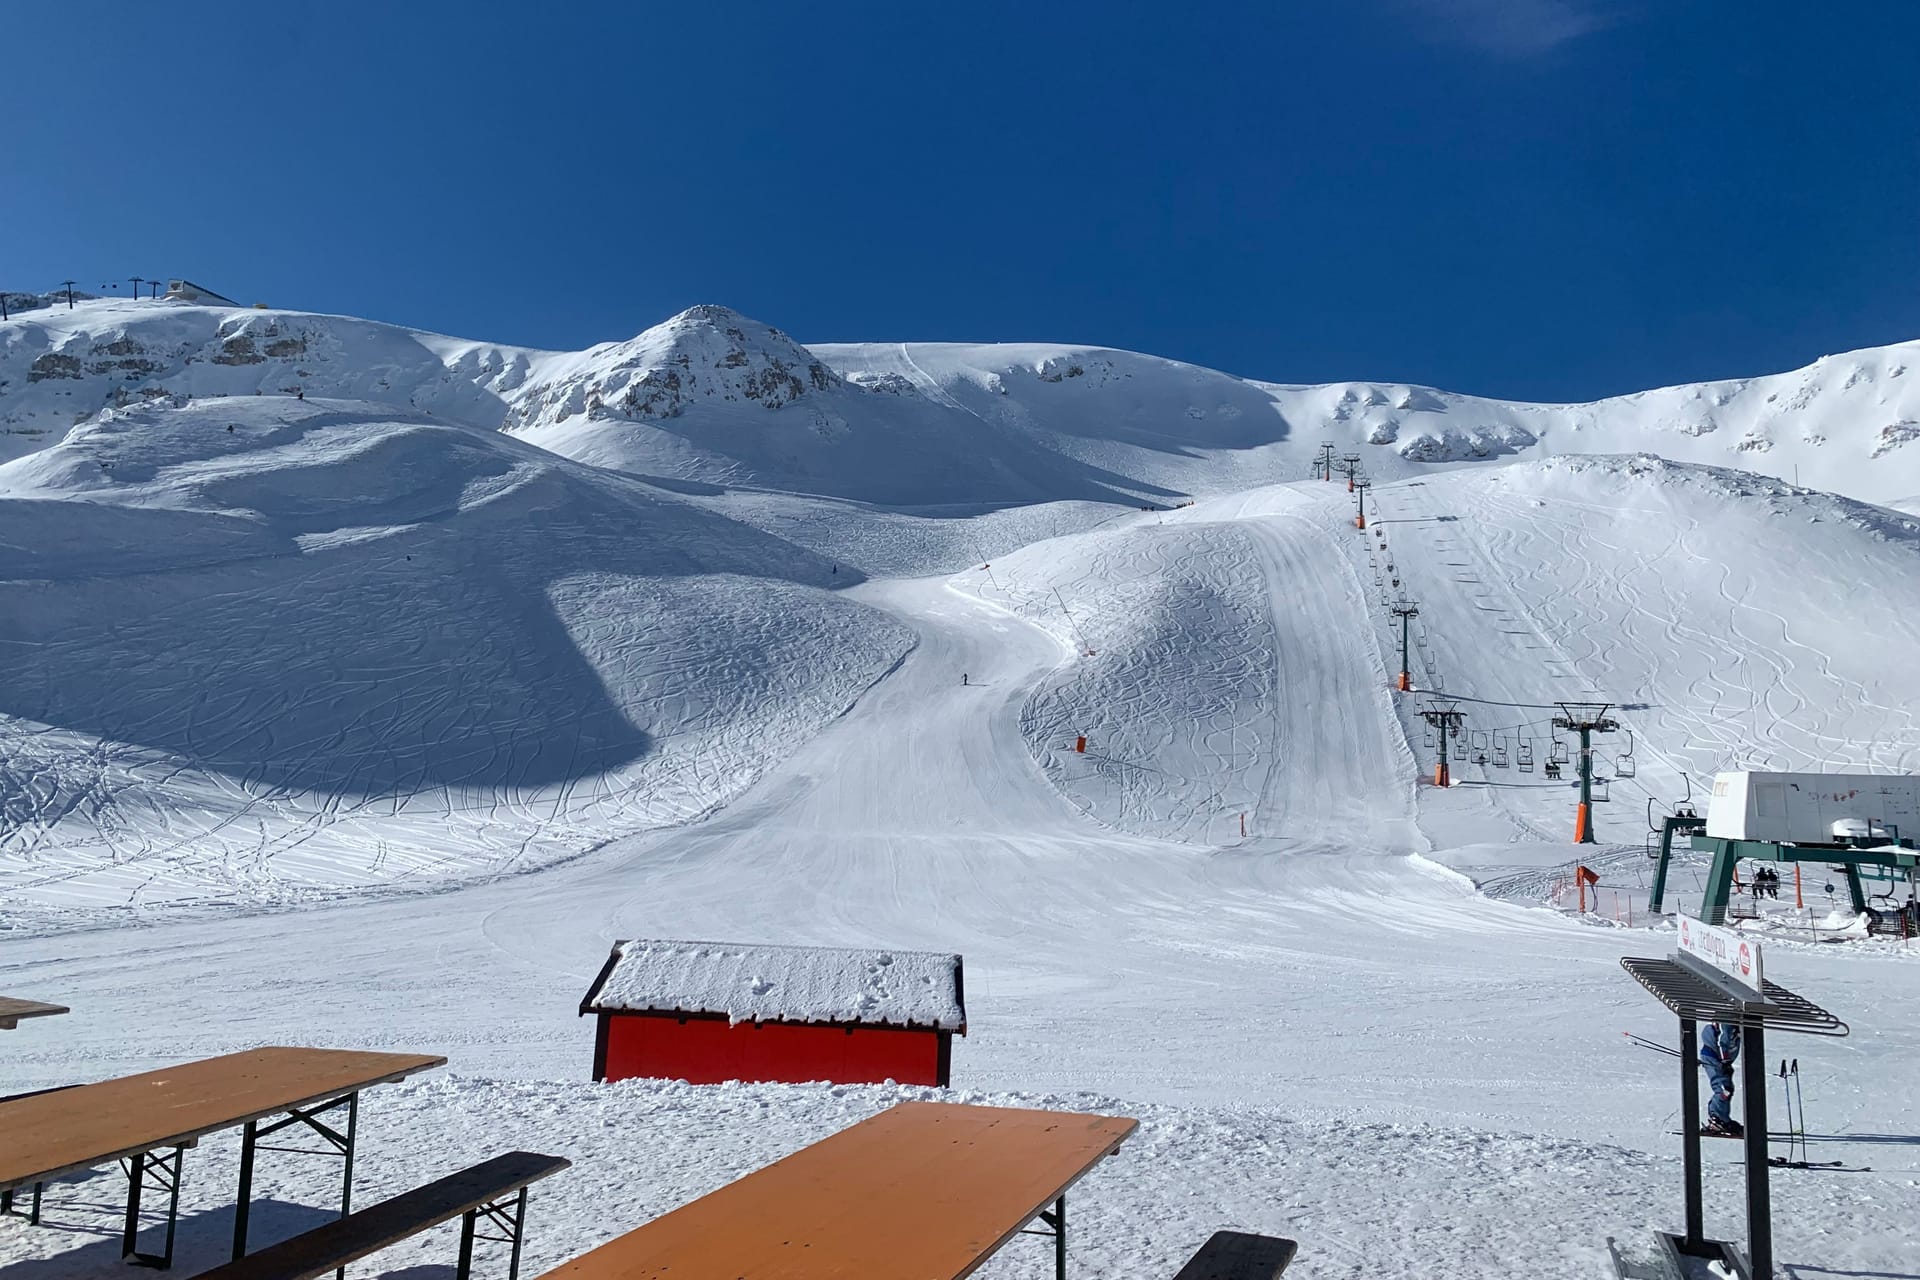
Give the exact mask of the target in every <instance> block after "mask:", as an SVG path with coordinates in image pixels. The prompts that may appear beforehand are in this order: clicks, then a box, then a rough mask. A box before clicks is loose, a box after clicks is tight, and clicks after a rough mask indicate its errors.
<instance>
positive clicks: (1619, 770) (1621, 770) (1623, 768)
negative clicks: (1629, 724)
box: [1613, 729, 1635, 778]
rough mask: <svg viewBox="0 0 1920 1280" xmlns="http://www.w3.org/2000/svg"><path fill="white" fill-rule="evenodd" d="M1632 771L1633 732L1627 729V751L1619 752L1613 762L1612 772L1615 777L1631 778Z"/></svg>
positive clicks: (1633, 769)
mask: <svg viewBox="0 0 1920 1280" xmlns="http://www.w3.org/2000/svg"><path fill="white" fill-rule="evenodd" d="M1634 771H1635V766H1634V763H1633V730H1631V729H1629V730H1627V749H1626V750H1625V751H1623V752H1621V754H1620V757H1619V758H1618V759H1617V760H1615V761H1614V762H1613V772H1614V775H1615V776H1616V777H1621V778H1631V777H1632V776H1633V775H1634Z"/></svg>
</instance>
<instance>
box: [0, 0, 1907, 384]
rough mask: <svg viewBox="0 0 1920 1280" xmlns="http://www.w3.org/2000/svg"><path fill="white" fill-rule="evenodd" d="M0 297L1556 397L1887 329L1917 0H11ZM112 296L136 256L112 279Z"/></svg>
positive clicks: (1802, 356)
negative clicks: (156, 288)
mask: <svg viewBox="0 0 1920 1280" xmlns="http://www.w3.org/2000/svg"><path fill="white" fill-rule="evenodd" d="M6 36H7V41H6V44H7V48H8V56H7V59H6V62H7V73H6V79H7V91H6V103H7V107H6V110H7V121H8V123H7V126H6V128H5V133H4V138H5V144H4V146H3V147H0V193H4V194H3V195H0V286H4V287H6V288H11V289H24V288H44V287H47V286H48V285H49V284H50V283H51V282H53V281H57V280H61V279H65V278H67V277H68V276H72V277H74V278H75V279H77V280H79V281H80V282H81V284H82V286H83V287H84V286H87V285H97V284H99V283H101V282H102V281H105V280H107V279H109V278H111V277H120V278H124V277H125V276H127V275H128V274H134V273H137V274H141V275H183V276H186V277H188V278H191V279H195V280H199V281H201V282H203V283H205V284H207V285H209V286H211V287H213V288H216V289H219V290H221V291H223V292H229V293H231V294H233V295H234V296H236V297H238V298H239V299H241V300H242V301H248V302H251V301H256V300H265V301H269V302H271V303H273V304H274V305H277V306H290V307H301V308H309V309H314V310H321V311H340V312H348V313H352V314H357V315H366V316H371V317H374V318H378V319H384V320H392V321H396V322H400V323H405V324H413V325H418V326H421V327H425V328H430V329H437V330H442V331H445V332H450V333H456V334H460V335H464V336H470V337H480V338H490V339H495V340H499V341H506V342H515V343H524V344H528V345H535V346H546V347H578V346H584V345H586V344H588V343H591V342H595V341H601V340H606V339H611V338H621V337H626V336H630V335H631V334H633V333H635V332H637V331H639V330H640V329H642V328H645V327H646V326H648V325H650V324H653V323H655V322H657V321H659V320H660V319H662V318H664V317H666V316H667V315H669V314H672V313H673V312H675V311H678V310H680V309H681V308H683V307H685V306H688V305H691V304H693V303H696V302H722V303H726V304H728V305H730V306H733V307H736V308H738V309H740V310H742V311H745V312H747V313H748V314H750V315H753V316H755V317H757V318H759V319H762V320H765V321H767V322H768V323H771V324H774V325H778V326H780V327H781V328H783V329H786V330H787V331H789V332H790V333H793V334H794V335H795V336H797V337H799V338H801V339H802V340H803V341H833V340H858V339H915V340H940V339H955V340H996V339H1024V340H1048V341H1062V342H1090V343H1101V344H1106V345H1112V346H1120V347H1129V348H1134V349H1137V350H1143V351H1151V352H1154V353H1157V354H1161V355H1167V356H1174V357H1178V358H1180V359H1186V360H1192V361H1196V362H1199V363H1203V364H1208V365H1213V366H1215V367H1218V368H1223V369H1227V370H1229V371H1232V372H1235V373H1240V374H1246V375H1249V376H1254V377H1261V378H1269V379H1274V380H1278V381H1289V382H1321V381H1331V380H1336V379H1346V378H1378V379H1394V380H1408V381H1415V382H1424V383H1429V384H1433V385H1437V386H1441V387H1445V388H1449V389H1452V390H1458V391H1468V392H1478V393H1482V394H1494V395H1508V396H1516V397H1523V398H1532V399H1586V398H1591V397H1595V396H1599V395H1604V394H1611V393H1615V392H1624V391H1631V390H1636V389H1640V388H1643V387H1648V386H1655V385H1660V384H1665V383H1672V382H1681V381H1691V380H1695V379H1700V378H1710V377H1724V376H1735V375H1741V374H1749V373H1762V372H1768V371H1773V370H1778V369H1784V368H1790V367H1793V366H1795V365H1799V364H1802V363H1805V362H1807V361H1808V360H1811V359H1813V358H1815V357H1818V356H1820V355H1823V354H1826V353H1829V352H1834V351H1841V350H1845V349H1848V348H1851V347H1858V346H1868V345H1876V344H1880V343H1885V342H1892V341H1898V340H1902V339H1907V338H1913V337H1920V177H1917V176H1916V170H1917V167H1920V157H1917V156H1916V149H1917V148H1920V130H1917V129H1916V124H1917V123H1920V111H1917V110H1916V107H1915V105H1914V97H1915V95H1914V94H1913V93H1912V91H1911V79H1912V66H1911V61H1912V57H1911V51H1912V50H1913V49H1914V48H1916V47H1920V5H1915V4H1912V3H1911V2H1910V0H1885V2H1883V3H1871V2H1868V3H1860V4H1854V5H1847V6H1834V7H1823V6H1809V5H1805V4H1802V3H1790V2H1786V0H1779V2H1770V0H1742V2H1740V3H1719V2H1716V0H1618V2H1612V0H1608V2H1599V0H1342V2H1340V3H1322V2H1320V0H1313V2H1311V3H1309V2H1306V0H1300V2H1297V3H1281V2H1278V0H1270V2H1269V3H1264V4H1244V5H1243V4H1238V3H1228V2H1224V0H1223V2H1221V3H1214V4H1201V5H1172V4H1162V5H1145V4H1135V3H1129V2H1127V0H1105V2H1103V3H1098V4H1083V3H1079V2H1078V0H1051V2H1050V3H1045V4H1031V3H1028V4H1005V5H1002V4H997V3H991V2H988V3H976V4H973V5H970V6H964V7H934V6H925V5H913V4H899V3H891V4H864V3H851V4H833V3H824V4H816V5H798V4H791V3H757V2H755V0H736V2H735V3H730V4H725V5H718V4H699V3H679V4H660V3H639V2H635V3H625V4H608V5H604V6H593V5H585V4H578V5H575V4H563V5H542V6H535V5H507V4H492V3H483V2H480V0H462V2H461V3H438V2H435V0H409V3H405V4H392V3H382V4H358V3H352V2H347V0H335V2H331V3H328V4H324V5H323V4H298V5H281V6H269V5H259V4H257V3H246V4H199V3H177V4H176V3H169V4H165V5H158V4H135V3H131V2H127V3H118V4H111V3H110V4H107V5H105V6H74V5H47V4H33V5H28V4H17V5H10V6H9V7H8V12H7V19H6ZM123 288H124V286H123Z"/></svg>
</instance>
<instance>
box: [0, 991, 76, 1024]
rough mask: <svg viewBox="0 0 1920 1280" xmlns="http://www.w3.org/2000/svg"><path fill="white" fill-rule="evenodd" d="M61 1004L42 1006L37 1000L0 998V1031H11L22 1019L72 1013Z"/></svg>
mask: <svg viewBox="0 0 1920 1280" xmlns="http://www.w3.org/2000/svg"><path fill="white" fill-rule="evenodd" d="M72 1012H73V1010H71V1009H69V1008H67V1006H65V1005H63V1004H43V1003H41V1002H40V1001H38V1000H20V999H16V998H15V997H13V996H0V1031H12V1030H13V1029H14V1028H15V1027H18V1026H19V1025H20V1020H21V1019H22V1018H49V1017H52V1016H53V1015H54V1014H56V1013H72Z"/></svg>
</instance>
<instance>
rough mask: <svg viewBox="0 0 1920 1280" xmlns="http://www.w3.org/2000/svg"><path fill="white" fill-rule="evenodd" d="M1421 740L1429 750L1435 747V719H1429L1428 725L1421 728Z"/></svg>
mask: <svg viewBox="0 0 1920 1280" xmlns="http://www.w3.org/2000/svg"><path fill="white" fill-rule="evenodd" d="M1420 741H1421V742H1423V743H1424V744H1425V745H1426V746H1427V748H1428V749H1429V750H1431V749H1432V748H1433V721H1431V720H1429V721H1427V723H1426V727H1425V728H1423V729H1422V730H1421V732H1420Z"/></svg>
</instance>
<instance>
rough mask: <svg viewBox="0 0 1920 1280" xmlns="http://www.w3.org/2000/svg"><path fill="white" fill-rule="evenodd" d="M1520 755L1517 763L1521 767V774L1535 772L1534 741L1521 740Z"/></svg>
mask: <svg viewBox="0 0 1920 1280" xmlns="http://www.w3.org/2000/svg"><path fill="white" fill-rule="evenodd" d="M1518 753H1519V760H1518V761H1517V763H1518V764H1519V766H1520V772H1522V773H1532V772H1533V741H1532V739H1530V738H1522V739H1520V745H1519V747H1518Z"/></svg>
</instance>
